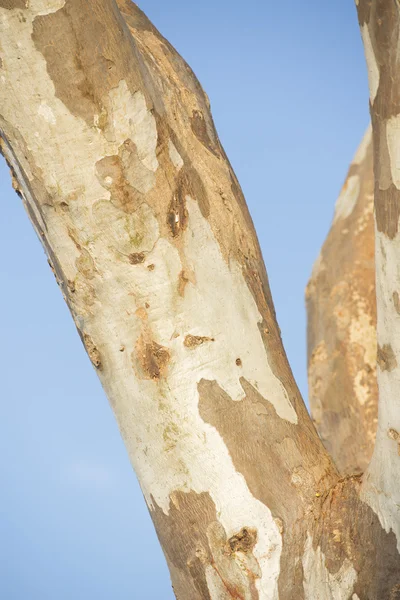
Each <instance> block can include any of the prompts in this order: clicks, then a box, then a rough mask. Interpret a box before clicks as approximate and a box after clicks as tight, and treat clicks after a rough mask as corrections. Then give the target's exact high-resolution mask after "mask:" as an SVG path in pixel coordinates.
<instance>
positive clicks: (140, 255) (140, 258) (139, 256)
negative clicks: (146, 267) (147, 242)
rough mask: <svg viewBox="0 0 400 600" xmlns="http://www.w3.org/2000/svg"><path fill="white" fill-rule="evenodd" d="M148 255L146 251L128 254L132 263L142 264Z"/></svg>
mask: <svg viewBox="0 0 400 600" xmlns="http://www.w3.org/2000/svg"><path fill="white" fill-rule="evenodd" d="M145 258H146V255H145V253H144V252H133V253H132V254H130V255H129V256H128V259H129V262H130V263H131V265H140V264H141V263H143V262H144V261H145Z"/></svg>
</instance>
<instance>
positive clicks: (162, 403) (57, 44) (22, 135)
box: [0, 0, 400, 600]
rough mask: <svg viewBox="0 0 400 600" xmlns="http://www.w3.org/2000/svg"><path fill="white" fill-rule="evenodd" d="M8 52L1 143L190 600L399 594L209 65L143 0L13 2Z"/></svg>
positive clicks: (7, 11) (5, 12)
mask: <svg viewBox="0 0 400 600" xmlns="http://www.w3.org/2000/svg"><path fill="white" fill-rule="evenodd" d="M118 7H119V8H118ZM120 11H121V12H120ZM0 40H1V41H0V43H1V50H0V57H1V69H0V78H1V86H0V137H1V140H2V141H1V148H2V152H3V154H4V156H5V157H6V160H7V161H8V163H9V165H10V167H11V170H12V172H13V177H14V180H15V187H16V189H17V191H18V193H19V194H20V195H21V197H22V199H23V201H24V204H25V206H26V208H27V210H28V213H29V215H30V218H31V220H32V222H33V224H34V226H35V228H36V231H37V233H38V236H39V238H40V239H41V241H42V242H43V245H44V247H45V249H46V251H47V254H48V256H49V261H50V264H51V266H52V269H53V271H54V273H55V276H56V278H57V281H58V283H59V285H60V288H61V291H62V293H63V295H64V297H65V300H66V302H67V303H68V306H69V308H70V310H71V314H72V316H73V319H74V321H75V324H76V326H77V329H78V331H79V334H80V336H81V339H82V341H83V343H84V344H85V347H86V350H87V353H88V355H89V358H90V360H91V362H92V364H93V366H94V368H95V369H96V370H97V372H98V375H99V377H100V379H101V382H102V384H103V387H104V389H105V392H106V394H107V396H108V399H109V401H110V403H111V406H112V408H113V411H114V414H115V416H116V419H117V421H118V424H119V427H120V430H121V434H122V436H123V439H124V441H125V445H126V448H127V451H128V454H129V457H130V459H131V462H132V464H133V467H134V468H135V471H136V473H137V475H138V478H139V481H140V484H141V487H142V490H143V492H144V496H145V498H146V502H147V504H148V506H149V509H150V512H151V515H152V518H153V521H154V524H155V527H156V530H157V533H158V536H159V539H160V542H161V544H162V547H163V549H164V552H165V555H166V558H167V561H168V564H169V568H170V571H171V577H172V582H173V586H174V590H175V594H176V596H177V598H178V599H179V600H188V599H190V600H226V599H230V598H236V599H243V600H253V599H254V600H255V599H259V600H269V599H271V600H273V599H276V598H279V599H280V600H289V599H290V600H293V599H294V598H296V599H299V600H302V599H304V600H311V599H312V600H315V599H316V598H320V599H328V598H329V599H330V598H338V599H347V598H352V599H353V600H355V599H356V598H357V597H358V598H361V599H363V600H364V598H371V599H372V598H386V597H390V595H392V597H394V596H393V594H394V593H397V592H396V586H397V585H398V583H399V573H400V568H399V565H400V556H399V554H398V550H397V542H396V537H395V535H394V534H393V533H392V532H388V531H386V530H385V528H384V527H383V526H382V524H381V522H380V521H379V519H378V517H377V515H376V514H375V513H374V511H373V510H372V509H371V507H370V506H369V505H368V504H366V503H365V502H363V501H361V500H360V498H359V490H360V485H361V483H360V479H359V478H357V477H351V478H346V479H345V480H339V479H338V474H337V471H336V469H335V466H334V464H333V462H332V460H331V459H330V457H329V455H328V454H327V452H326V450H325V449H324V447H323V445H322V443H321V441H320V439H319V437H318V435H317V433H316V431H315V429H314V427H313V425H312V422H311V419H310V417H309V415H308V413H307V411H306V409H305V406H304V403H303V401H302V399H301V397H300V395H299V392H298V389H297V387H296V384H295V382H294V379H293V376H292V373H291V371H290V367H289V365H288V362H287V359H286V356H285V353H284V350H283V347H282V343H281V339H280V334H279V329H278V326H277V323H276V319H275V312H274V308H273V303H272V299H271V295H270V291H269V286H268V280H267V276H266V272H265V268H264V264H263V261H262V257H261V254H260V249H259V245H258V242H257V238H256V235H255V232H254V227H253V224H252V222H251V218H250V216H249V213H248V210H247V207H246V204H245V201H244V198H243V195H242V193H241V190H240V186H239V184H238V182H237V180H236V177H235V175H234V173H233V171H232V169H231V166H230V164H229V162H228V159H227V158H226V156H225V153H224V151H223V149H222V147H221V145H220V142H219V140H218V137H217V134H216V132H215V128H214V125H213V121H212V118H211V114H210V110H209V103H208V99H207V97H206V95H205V94H204V92H203V90H202V88H201V86H200V84H199V83H198V81H197V79H196V78H195V76H194V75H193V73H192V71H191V70H190V68H189V67H188V66H187V65H186V63H185V62H184V61H183V60H182V59H181V58H180V56H179V55H178V54H177V53H176V52H175V50H174V49H173V48H172V47H171V46H170V45H169V44H168V42H167V41H166V40H165V39H164V38H163V37H162V36H161V35H160V34H159V33H158V32H157V30H156V29H155V28H154V27H153V26H152V25H151V23H150V22H149V21H148V20H147V19H146V17H145V16H144V15H143V13H142V12H141V11H140V10H139V9H138V8H137V7H136V5H134V4H132V3H130V2H129V1H127V0H120V2H119V3H118V5H117V3H116V2H115V1H114V0H66V1H65V0H31V1H30V2H29V6H28V3H26V2H24V1H22V0H0ZM397 589H398V588H397Z"/></svg>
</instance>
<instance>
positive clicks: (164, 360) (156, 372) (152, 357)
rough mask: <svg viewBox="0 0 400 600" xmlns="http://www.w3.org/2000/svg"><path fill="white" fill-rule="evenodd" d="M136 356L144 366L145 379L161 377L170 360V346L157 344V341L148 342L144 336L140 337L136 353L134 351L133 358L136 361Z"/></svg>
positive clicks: (142, 366)
mask: <svg viewBox="0 0 400 600" xmlns="http://www.w3.org/2000/svg"><path fill="white" fill-rule="evenodd" d="M136 358H137V359H138V360H139V364H140V366H141V368H142V374H143V377H144V378H145V379H153V380H157V379H161V377H163V376H164V375H165V373H166V371H167V367H168V363H169V361H170V358H171V356H170V353H169V350H168V348H165V347H164V346H161V345H160V344H157V342H154V341H151V342H148V341H146V340H144V338H143V336H140V337H139V340H138V342H137V345H136V353H133V356H132V360H133V362H134V363H135V360H136Z"/></svg>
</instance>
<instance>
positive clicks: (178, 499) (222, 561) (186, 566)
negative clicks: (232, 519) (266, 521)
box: [151, 491, 261, 600]
mask: <svg viewBox="0 0 400 600" xmlns="http://www.w3.org/2000/svg"><path fill="white" fill-rule="evenodd" d="M153 505H154V508H153V509H152V510H151V516H152V518H153V521H154V524H155V527H156V530H157V533H158V537H159V539H160V542H161V545H162V547H163V548H164V552H165V555H166V558H167V561H168V565H169V568H170V571H171V576H172V585H173V588H174V592H175V595H176V597H177V599H178V600H189V599H190V600H211V596H210V592H209V589H208V584H207V580H206V574H205V571H206V569H208V574H209V576H211V577H212V578H213V580H214V582H215V587H217V588H219V589H220V590H221V594H222V593H223V594H224V595H223V596H222V595H221V597H223V598H225V599H226V600H228V598H229V599H230V598H232V599H235V600H244V599H245V598H248V599H249V600H258V592H257V589H256V585H255V581H256V579H257V578H258V577H260V575H261V573H260V568H259V565H258V562H257V561H256V559H255V557H254V555H253V553H252V551H253V548H254V545H255V543H256V541H257V531H256V530H254V529H251V528H249V527H243V528H242V529H241V530H240V531H239V532H238V533H237V534H236V535H234V536H232V537H231V538H230V539H229V540H228V539H227V535H226V532H225V530H224V528H223V527H222V525H221V524H220V523H219V521H218V518H217V514H216V508H215V504H214V502H213V501H212V499H211V497H210V495H209V494H207V493H205V492H203V493H201V494H196V493H195V492H193V491H190V492H188V493H185V492H178V491H177V492H173V493H172V494H171V500H170V507H169V511H168V515H166V514H165V513H164V512H163V511H162V510H161V508H159V507H158V506H157V504H155V502H154V501H153ZM237 554H238V556H237ZM239 555H240V559H239V560H236V559H237V558H239ZM210 570H211V575H210Z"/></svg>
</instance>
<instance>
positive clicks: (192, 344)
mask: <svg viewBox="0 0 400 600" xmlns="http://www.w3.org/2000/svg"><path fill="white" fill-rule="evenodd" d="M214 341H215V340H214V338H211V337H207V336H204V335H190V333H189V334H188V335H187V336H186V337H185V340H184V342H183V345H184V346H186V348H196V347H197V346H201V345H202V344H204V343H205V342H214Z"/></svg>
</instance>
